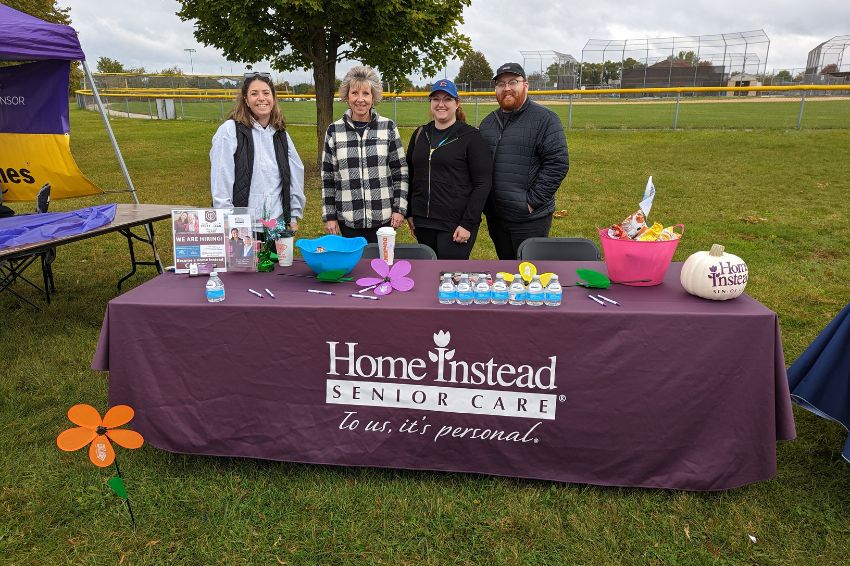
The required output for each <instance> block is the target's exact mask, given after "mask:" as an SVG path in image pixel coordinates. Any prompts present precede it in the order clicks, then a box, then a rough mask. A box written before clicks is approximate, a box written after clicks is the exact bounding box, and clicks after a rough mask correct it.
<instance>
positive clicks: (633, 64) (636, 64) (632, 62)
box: [623, 57, 646, 69]
mask: <svg viewBox="0 0 850 566" xmlns="http://www.w3.org/2000/svg"><path fill="white" fill-rule="evenodd" d="M644 67H646V65H644V64H643V63H641V62H640V61H638V60H637V59H635V58H634V57H626V59H625V60H624V61H623V68H624V69H643V68H644Z"/></svg>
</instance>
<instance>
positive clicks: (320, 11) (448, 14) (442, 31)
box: [178, 0, 472, 153]
mask: <svg viewBox="0 0 850 566" xmlns="http://www.w3.org/2000/svg"><path fill="white" fill-rule="evenodd" d="M471 1H472V0H420V1H419V2H415V3H414V2H400V1H399V0H273V1H271V2H256V1H255V0H231V1H228V2H222V1H221V0H180V3H181V5H182V9H181V10H180V11H179V12H178V15H179V16H180V18H181V19H182V20H193V21H194V24H195V37H196V38H197V39H198V41H201V42H202V43H204V44H205V45H212V46H215V47H217V48H219V49H221V50H222V51H223V52H224V55H225V57H226V58H227V59H228V60H230V61H241V62H244V63H257V62H259V61H262V60H268V61H269V62H270V63H271V66H272V68H273V69H276V70H278V71H293V70H296V69H312V71H313V82H314V83H315V85H316V130H317V133H318V139H317V145H316V147H317V149H318V151H319V153H321V148H322V144H323V140H324V136H325V130H326V129H327V127H328V125H329V124H330V123H331V122H332V121H333V98H334V94H335V92H334V77H335V76H336V65H337V63H338V62H339V61H342V60H344V59H347V60H356V61H362V62H363V63H364V64H366V65H370V66H373V67H376V68H378V69H379V70H380V71H381V74H382V75H383V80H384V81H386V82H394V81H396V80H399V79H401V78H402V77H405V76H407V75H408V74H411V73H413V72H421V73H422V74H423V75H434V74H436V73H437V71H439V70H440V69H442V68H443V67H444V65H445V63H446V61H447V60H448V58H449V57H459V56H464V55H466V54H467V53H468V52H469V38H467V37H466V36H464V35H461V34H460V33H459V32H458V30H457V27H458V25H459V24H460V23H462V22H463V9H464V7H466V6H468V5H469V4H470V3H471Z"/></svg>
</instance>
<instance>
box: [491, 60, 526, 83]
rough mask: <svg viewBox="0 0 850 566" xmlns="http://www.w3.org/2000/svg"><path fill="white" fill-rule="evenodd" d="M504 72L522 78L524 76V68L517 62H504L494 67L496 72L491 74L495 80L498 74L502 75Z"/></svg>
mask: <svg viewBox="0 0 850 566" xmlns="http://www.w3.org/2000/svg"><path fill="white" fill-rule="evenodd" d="M504 73H512V74H514V75H519V76H521V77H522V78H523V79H524V78H525V70H524V69H523V68H522V65H520V64H519V63H505V64H504V65H502V66H501V67H499V68H498V69H496V74H495V75H493V80H494V81H495V80H496V79H497V78H498V76H499V75H502V74H504Z"/></svg>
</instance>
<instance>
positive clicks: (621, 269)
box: [599, 224, 685, 287]
mask: <svg viewBox="0 0 850 566" xmlns="http://www.w3.org/2000/svg"><path fill="white" fill-rule="evenodd" d="M675 227H680V228H681V229H682V234H684V233H685V225H684V224H677V225H676V226H675ZM681 239H682V238H681V237H680V238H676V239H675V240H667V241H662V242H641V241H638V240H616V239H614V238H609V237H608V228H603V229H601V230H599V241H600V242H601V243H602V255H603V256H604V257H605V264H606V265H607V266H608V277H609V278H610V279H611V281H614V282H617V283H622V284H624V285H634V286H636V287H650V286H652V285H660V284H661V282H662V281H664V275H665V274H666V273H667V268H669V267H670V262H671V261H673V254H675V253H676V246H678V245H679V241H680V240H681Z"/></svg>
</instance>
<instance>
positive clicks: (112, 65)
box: [97, 57, 127, 73]
mask: <svg viewBox="0 0 850 566" xmlns="http://www.w3.org/2000/svg"><path fill="white" fill-rule="evenodd" d="M97 72H98V73H126V72H127V71H126V70H125V69H124V64H123V63H122V62H121V61H118V60H117V59H110V58H109V57H100V58H99V59H98V60H97Z"/></svg>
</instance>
